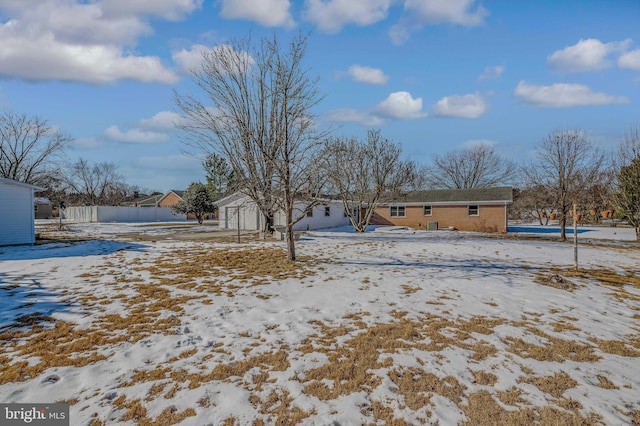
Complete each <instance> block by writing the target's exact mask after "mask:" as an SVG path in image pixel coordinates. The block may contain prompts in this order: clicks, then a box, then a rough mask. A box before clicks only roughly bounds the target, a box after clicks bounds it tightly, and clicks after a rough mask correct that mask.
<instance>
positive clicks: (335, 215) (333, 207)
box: [216, 192, 350, 231]
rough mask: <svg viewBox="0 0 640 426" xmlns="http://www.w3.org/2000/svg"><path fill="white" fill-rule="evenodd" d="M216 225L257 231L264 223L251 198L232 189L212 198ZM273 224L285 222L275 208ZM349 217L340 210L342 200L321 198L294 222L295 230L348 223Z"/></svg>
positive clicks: (299, 206)
mask: <svg viewBox="0 0 640 426" xmlns="http://www.w3.org/2000/svg"><path fill="white" fill-rule="evenodd" d="M216 205H217V206H218V217H219V219H220V227H222V228H226V229H238V223H240V229H244V230H253V231H261V230H262V229H263V226H264V218H263V217H262V214H261V213H260V209H258V206H257V205H256V203H255V202H253V200H251V199H250V198H249V197H248V196H247V195H245V194H242V193H240V192H236V193H233V194H231V195H229V196H227V197H224V198H222V199H220V200H218V201H217V202H216ZM296 208H297V210H298V214H300V213H302V212H304V211H305V210H306V206H305V205H304V203H302V202H300V203H298V204H297V205H296ZM273 221H274V226H275V227H280V226H284V225H285V217H284V214H283V213H282V212H276V213H275V215H274V218H273ZM349 223H350V222H349V218H348V217H347V216H346V215H345V213H344V207H343V204H342V201H340V200H331V199H324V200H323V203H322V204H321V205H319V206H316V207H314V208H313V210H312V211H311V212H310V213H307V214H306V216H305V217H304V218H302V220H301V221H300V222H298V223H296V224H295V225H294V230H295V231H304V230H308V229H321V228H334V227H337V226H346V225H349Z"/></svg>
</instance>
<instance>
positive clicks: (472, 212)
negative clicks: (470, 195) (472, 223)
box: [467, 204, 480, 216]
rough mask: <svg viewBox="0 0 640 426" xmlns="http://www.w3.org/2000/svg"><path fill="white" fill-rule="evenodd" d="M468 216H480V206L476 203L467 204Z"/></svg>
mask: <svg viewBox="0 0 640 426" xmlns="http://www.w3.org/2000/svg"><path fill="white" fill-rule="evenodd" d="M467 214H468V215H469V216H480V208H479V207H478V205H477V204H472V205H469V210H468V213H467Z"/></svg>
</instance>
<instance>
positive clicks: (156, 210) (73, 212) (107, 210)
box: [64, 206, 186, 222]
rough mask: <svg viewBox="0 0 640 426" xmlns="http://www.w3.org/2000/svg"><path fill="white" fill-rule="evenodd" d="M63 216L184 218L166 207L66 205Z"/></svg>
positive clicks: (114, 219)
mask: <svg viewBox="0 0 640 426" xmlns="http://www.w3.org/2000/svg"><path fill="white" fill-rule="evenodd" d="M64 218H65V219H66V220H69V221H72V222H165V221H174V220H186V215H183V214H175V213H174V212H173V210H171V209H170V208H167V207H120V206H81V207H67V208H66V209H65V211H64Z"/></svg>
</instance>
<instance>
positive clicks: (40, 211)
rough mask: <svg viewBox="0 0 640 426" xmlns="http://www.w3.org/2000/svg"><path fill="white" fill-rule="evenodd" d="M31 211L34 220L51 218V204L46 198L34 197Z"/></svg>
mask: <svg viewBox="0 0 640 426" xmlns="http://www.w3.org/2000/svg"><path fill="white" fill-rule="evenodd" d="M33 211H34V214H35V218H36V219H49V218H51V217H53V204H52V203H51V200H50V199H48V198H46V197H35V198H34V199H33Z"/></svg>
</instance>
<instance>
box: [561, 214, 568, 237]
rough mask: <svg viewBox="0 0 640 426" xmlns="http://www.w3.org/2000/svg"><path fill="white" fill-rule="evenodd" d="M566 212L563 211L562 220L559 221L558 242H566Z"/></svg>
mask: <svg viewBox="0 0 640 426" xmlns="http://www.w3.org/2000/svg"><path fill="white" fill-rule="evenodd" d="M566 227H567V212H566V211H563V212H562V220H561V221H560V240H562V241H566V240H567V230H566Z"/></svg>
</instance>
